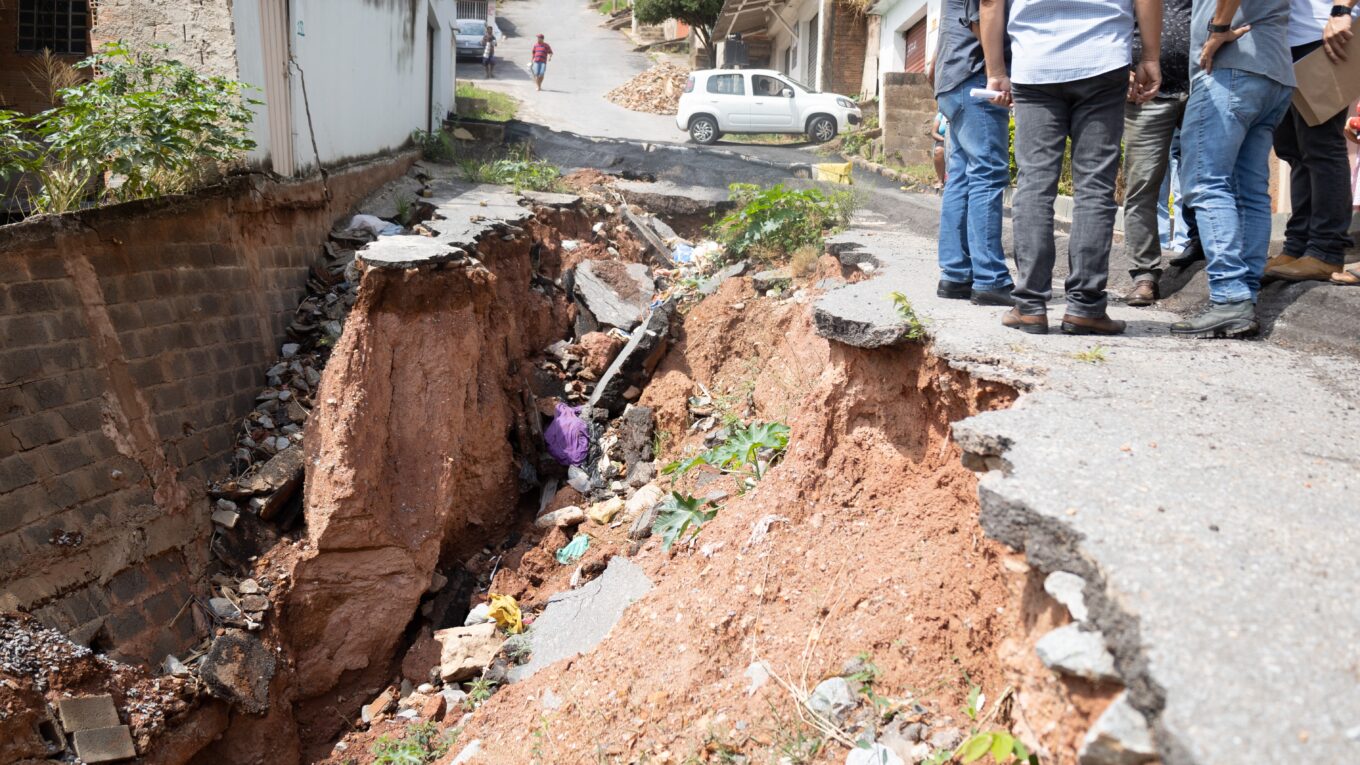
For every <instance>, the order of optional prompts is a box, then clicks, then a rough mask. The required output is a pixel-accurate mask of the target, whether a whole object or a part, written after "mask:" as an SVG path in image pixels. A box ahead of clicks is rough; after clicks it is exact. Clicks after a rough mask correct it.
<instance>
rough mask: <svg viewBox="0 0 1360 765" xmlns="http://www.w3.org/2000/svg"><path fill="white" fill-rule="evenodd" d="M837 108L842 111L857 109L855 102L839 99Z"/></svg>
mask: <svg viewBox="0 0 1360 765" xmlns="http://www.w3.org/2000/svg"><path fill="white" fill-rule="evenodd" d="M836 106H839V107H840V108H842V109H853V108H855V102H854V101H851V100H850V99H848V98H837V99H836Z"/></svg>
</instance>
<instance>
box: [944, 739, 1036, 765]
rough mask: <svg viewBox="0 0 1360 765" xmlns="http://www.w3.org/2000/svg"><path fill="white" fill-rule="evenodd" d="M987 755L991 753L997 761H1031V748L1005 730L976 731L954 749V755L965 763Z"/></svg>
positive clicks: (965, 764)
mask: <svg viewBox="0 0 1360 765" xmlns="http://www.w3.org/2000/svg"><path fill="white" fill-rule="evenodd" d="M987 755H991V756H992V760H993V761H995V762H997V763H1003V762H1010V761H1011V760H1019V761H1021V762H1026V761H1030V752H1029V749H1028V748H1026V747H1025V745H1024V744H1023V743H1021V742H1020V739H1018V738H1016V737H1014V736H1012V735H1011V734H1009V733H1006V732H1005V731H990V732H988V731H984V732H981V733H974V734H973V735H972V736H969V737H968V739H967V740H966V741H964V742H963V743H962V744H960V745H959V748H958V749H956V750H954V756H955V757H957V758H958V759H959V762H962V763H964V765H967V763H970V762H977V761H978V760H980V759H982V758H983V757H986V756H987Z"/></svg>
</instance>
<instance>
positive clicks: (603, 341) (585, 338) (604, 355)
mask: <svg viewBox="0 0 1360 765" xmlns="http://www.w3.org/2000/svg"><path fill="white" fill-rule="evenodd" d="M623 345H624V341H623V340H621V339H619V338H617V337H615V336H614V335H611V334H607V333H604V332H587V333H585V334H583V335H581V342H580V346H581V350H582V351H583V353H582V355H581V366H582V367H583V368H584V369H585V371H587V372H589V373H590V374H592V375H595V377H599V376H600V375H602V374H604V373H605V370H607V369H609V365H610V364H612V363H613V362H614V358H615V357H616V356H618V355H619V351H620V350H622V349H623Z"/></svg>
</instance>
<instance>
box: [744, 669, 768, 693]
mask: <svg viewBox="0 0 1360 765" xmlns="http://www.w3.org/2000/svg"><path fill="white" fill-rule="evenodd" d="M742 676H744V677H745V678H746V695H747V696H752V695H755V692H756V691H758V690H760V689H761V688H764V687H765V684H766V683H768V682H770V668H769V666H767V665H766V664H765V662H763V661H753V662H751V664H750V666H748V667H747V668H746V671H745V672H743V673H742Z"/></svg>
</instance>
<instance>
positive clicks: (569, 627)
mask: <svg viewBox="0 0 1360 765" xmlns="http://www.w3.org/2000/svg"><path fill="white" fill-rule="evenodd" d="M652 586H653V585H652V580H650V579H648V578H647V574H646V573H645V572H643V570H642V569H641V568H640V567H638V566H637V564H635V563H631V562H629V561H628V560H627V559H626V558H621V557H618V556H615V557H613V558H610V559H609V565H608V566H607V567H606V568H605V570H604V573H603V574H601V575H600V577H599V578H598V579H593V580H591V581H589V582H587V583H586V584H584V585H582V586H581V587H580V588H578V589H575V590H568V591H567V592H562V593H558V594H556V595H554V596H552V597H551V598H549V600H548V607H547V608H545V609H544V610H543V613H542V614H541V615H540V616H539V617H538V619H537V620H536V621H535V622H534V626H533V628H532V629H530V630H529V633H528V635H529V645H530V654H529V662H528V663H527V664H521V665H519V666H517V667H512V668H511V669H510V682H512V683H513V682H519V681H520V680H524V679H526V678H529V677H532V676H533V675H534V674H535V673H537V672H538V671H539V670H541V669H543V668H544V667H546V666H548V665H550V664H553V663H555V662H558V661H561V660H562V659H566V658H570V657H572V656H576V655H578V654H582V653H585V652H586V651H589V650H590V649H592V648H594V647H595V646H597V645H599V644H600V641H602V640H604V639H605V637H606V636H608V635H609V631H610V630H611V629H613V628H614V625H615V624H616V623H618V621H619V619H620V618H622V617H623V612H624V610H626V609H627V608H628V606H629V605H631V604H632V603H633V601H635V600H637V599H638V598H641V597H642V596H643V595H646V594H647V592H648V591H650V590H651V589H652Z"/></svg>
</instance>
